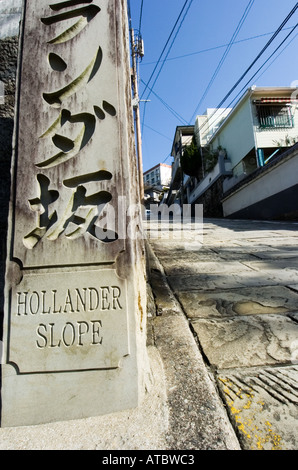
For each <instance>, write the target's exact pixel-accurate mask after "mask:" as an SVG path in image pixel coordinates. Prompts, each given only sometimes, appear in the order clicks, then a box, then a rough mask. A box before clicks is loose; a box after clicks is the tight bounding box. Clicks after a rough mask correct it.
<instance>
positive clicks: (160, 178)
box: [143, 163, 172, 208]
mask: <svg viewBox="0 0 298 470" xmlns="http://www.w3.org/2000/svg"><path fill="white" fill-rule="evenodd" d="M143 178H144V196H145V197H144V199H145V205H146V207H148V208H149V206H150V204H159V203H160V202H161V201H162V199H163V197H164V195H165V194H167V191H168V188H169V186H170V184H171V178H172V166H171V165H166V164H165V163H159V164H158V165H155V166H154V167H153V168H150V170H147V171H145V172H144V173H143Z"/></svg>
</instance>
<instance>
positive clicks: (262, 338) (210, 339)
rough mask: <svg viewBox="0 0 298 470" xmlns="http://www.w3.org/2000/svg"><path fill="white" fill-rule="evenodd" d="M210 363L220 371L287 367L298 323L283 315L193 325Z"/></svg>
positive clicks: (203, 320)
mask: <svg viewBox="0 0 298 470" xmlns="http://www.w3.org/2000/svg"><path fill="white" fill-rule="evenodd" d="M192 326H193V328H194V331H195V333H196V334H197V335H198V340H199V342H200V344H201V346H202V349H203V351H204V354H205V355H206V357H207V358H208V361H209V362H210V364H212V365H214V366H216V367H218V368H223V369H224V368H233V367H249V366H259V365H269V364H282V363H284V364H287V363H290V362H291V360H292V354H293V345H295V341H297V337H298V324H297V323H296V322H294V321H293V320H291V319H290V318H288V317H286V316H283V315H266V314H264V315H253V316H241V317H233V318H229V319H208V320H207V319H206V320H205V319H202V320H196V321H193V322H192Z"/></svg>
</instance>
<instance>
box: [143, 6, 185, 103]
mask: <svg viewBox="0 0 298 470" xmlns="http://www.w3.org/2000/svg"><path fill="white" fill-rule="evenodd" d="M192 2H193V0H190V4H189V6H188V8H187V10H186V12H185V14H184V16H183V18H182V20H181V23H180V25H179V27H178V30H177V31H176V34H175V36H174V39H173V41H172V42H171V45H170V47H169V49H168V52H167V54H166V57H165V59H163V62H162V65H161V67H160V69H159V71H158V74H157V76H156V77H155V80H154V82H153V85H152V87H151V89H153V88H154V86H155V84H156V82H157V80H158V77H159V75H160V73H161V71H162V69H163V67H164V65H165V62H166V60H167V58H168V55H169V53H170V52H171V49H172V47H173V44H174V42H175V40H176V38H177V36H178V34H179V31H180V29H181V26H182V24H183V22H184V20H185V18H186V16H187V14H188V12H189V9H190V7H191V4H192ZM150 93H151V92H150ZM150 93H149V94H148V96H147V99H148V98H149V96H150Z"/></svg>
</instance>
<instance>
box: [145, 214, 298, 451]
mask: <svg viewBox="0 0 298 470" xmlns="http://www.w3.org/2000/svg"><path fill="white" fill-rule="evenodd" d="M169 227H170V231H168V228H169ZM149 229H150V230H149ZM147 231H148V239H149V242H150V246H151V247H152V249H153V251H154V253H155V255H156V256H157V258H158V260H159V262H160V263H161V265H162V267H163V270H164V275H165V276H166V279H167V282H168V285H169V286H170V288H171V290H172V292H173V294H174V296H175V298H176V299H177V301H178V302H179V304H180V306H181V308H182V310H183V312H184V314H185V316H186V318H187V320H188V322H189V327H190V329H191V331H192V333H193V335H194V337H195V339H196V341H197V345H198V348H199V351H200V352H201V354H202V357H203V358H204V361H205V364H206V368H207V370H208V372H209V374H210V376H211V377H212V380H214V384H215V387H216V388H217V391H218V394H219V396H220V398H221V400H222V402H223V406H224V407H225V408H226V410H227V412H228V416H229V419H230V421H231V423H232V425H233V427H234V429H235V432H236V435H237V437H238V439H239V442H240V445H241V447H242V448H243V449H265V450H271V449H272V450H273V449H276V450H284V449H297V447H298V426H297V424H298V224H297V223H288V222H258V221H236V220H226V219H225V220H222V219H207V220H204V224H203V227H202V232H203V233H202V234H200V235H202V236H198V232H197V231H194V230H192V226H191V225H190V226H189V227H188V229H187V230H185V232H184V234H183V238H182V237H181V232H180V231H179V226H178V225H177V223H176V222H173V223H170V224H169V225H167V224H165V223H163V222H160V221H159V222H152V221H150V222H147ZM157 237H159V238H157ZM155 290H156V292H154V286H153V293H154V294H155V296H156V298H157V305H158V299H159V294H160V293H159V292H158V288H157V287H155ZM159 308H160V311H159V312H158V314H159V315H163V311H164V308H165V307H163V305H162V302H161V307H159Z"/></svg>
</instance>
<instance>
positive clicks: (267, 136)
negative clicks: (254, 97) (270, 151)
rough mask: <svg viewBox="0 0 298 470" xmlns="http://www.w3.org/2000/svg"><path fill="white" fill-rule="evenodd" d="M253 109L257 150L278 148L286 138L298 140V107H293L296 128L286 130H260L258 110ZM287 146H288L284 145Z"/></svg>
mask: <svg viewBox="0 0 298 470" xmlns="http://www.w3.org/2000/svg"><path fill="white" fill-rule="evenodd" d="M252 109H253V123H254V128H255V133H256V145H257V148H271V147H277V143H276V142H282V141H284V140H285V138H286V136H289V137H292V138H296V139H297V140H298V109H297V105H294V104H293V105H292V106H291V109H292V113H293V116H294V127H293V128H285V129H259V123H258V118H257V113H256V108H255V107H254V106H252ZM282 146H286V145H282Z"/></svg>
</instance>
